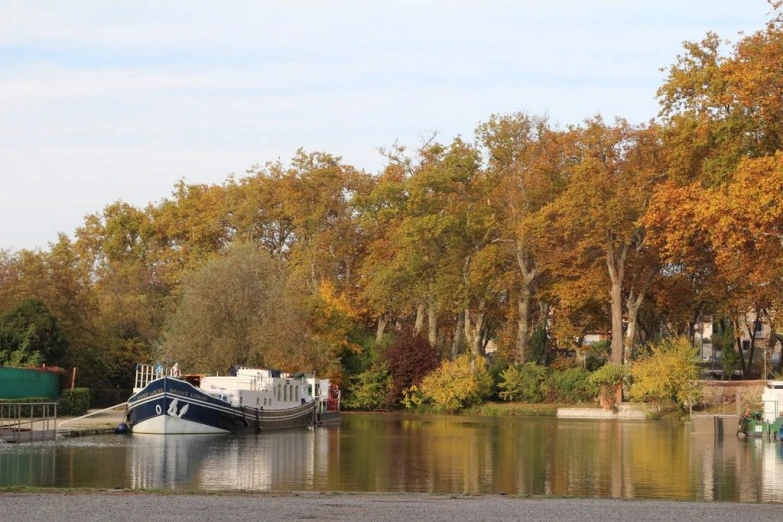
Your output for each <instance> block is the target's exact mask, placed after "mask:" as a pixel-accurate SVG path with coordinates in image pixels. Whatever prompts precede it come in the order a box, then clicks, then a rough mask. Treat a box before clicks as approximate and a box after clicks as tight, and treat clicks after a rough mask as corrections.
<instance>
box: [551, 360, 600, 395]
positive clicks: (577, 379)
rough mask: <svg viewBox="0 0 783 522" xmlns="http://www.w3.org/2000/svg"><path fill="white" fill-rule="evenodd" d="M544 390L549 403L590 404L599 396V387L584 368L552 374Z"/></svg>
mask: <svg viewBox="0 0 783 522" xmlns="http://www.w3.org/2000/svg"><path fill="white" fill-rule="evenodd" d="M544 389H545V391H546V396H547V401H549V402H588V401H592V400H593V399H595V397H596V396H597V395H598V385H597V384H596V383H594V382H592V381H591V380H590V372H588V371H587V370H585V369H584V368H569V369H567V370H564V371H560V372H552V373H551V375H550V376H549V378H548V379H547V381H546V383H545V384H544Z"/></svg>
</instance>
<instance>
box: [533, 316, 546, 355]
mask: <svg viewBox="0 0 783 522" xmlns="http://www.w3.org/2000/svg"><path fill="white" fill-rule="evenodd" d="M547 345H548V338H547V335H546V327H545V326H544V325H543V324H540V323H539V325H538V326H536V330H535V331H534V332H533V335H531V336H530V361H531V362H534V363H538V364H544V363H545V362H546V352H547Z"/></svg>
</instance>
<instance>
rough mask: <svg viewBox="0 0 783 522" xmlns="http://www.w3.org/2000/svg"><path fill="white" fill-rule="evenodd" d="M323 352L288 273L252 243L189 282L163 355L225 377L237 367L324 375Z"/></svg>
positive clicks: (212, 263) (217, 259) (170, 325)
mask: <svg viewBox="0 0 783 522" xmlns="http://www.w3.org/2000/svg"><path fill="white" fill-rule="evenodd" d="M317 349H318V347H314V346H310V345H309V344H308V343H307V328H306V322H305V317H304V316H303V314H302V313H301V311H300V309H299V308H298V306H297V302H296V300H295V299H294V289H293V288H291V287H290V286H289V283H288V281H287V276H286V273H285V269H284V268H283V267H282V266H281V265H280V264H279V263H278V262H276V261H275V260H273V259H272V257H271V256H270V255H269V254H268V253H267V252H265V251H260V250H259V249H258V247H256V246H255V245H251V244H239V245H235V246H233V247H232V248H231V249H229V251H228V253H227V254H226V256H219V257H215V258H213V259H211V260H210V261H208V262H207V263H206V264H205V265H204V266H203V267H202V268H201V269H199V270H197V271H195V272H193V273H191V274H189V275H188V276H187V277H186V278H185V281H184V282H183V287H182V297H181V302H180V304H179V307H178V309H177V311H176V312H175V313H174V315H173V316H172V317H171V318H170V320H169V322H168V324H167V330H166V334H165V338H164V342H163V355H164V356H167V357H168V358H169V360H171V361H174V360H176V361H178V362H179V364H180V366H181V367H183V368H185V369H191V370H197V371H207V372H221V373H223V372H226V371H227V370H228V369H229V368H231V367H232V366H234V365H243V366H278V367H281V368H283V369H286V370H289V371H296V370H301V371H313V370H315V369H318V370H322V369H323V368H319V367H317V366H315V364H317V363H319V362H320V361H319V360H318V353H314V352H316V350H317Z"/></svg>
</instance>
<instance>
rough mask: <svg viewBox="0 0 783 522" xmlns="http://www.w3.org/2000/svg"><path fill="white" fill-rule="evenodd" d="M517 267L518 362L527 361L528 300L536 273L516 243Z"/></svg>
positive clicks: (528, 333)
mask: <svg viewBox="0 0 783 522" xmlns="http://www.w3.org/2000/svg"><path fill="white" fill-rule="evenodd" d="M516 254H517V266H519V272H520V276H521V278H520V292H519V298H518V306H519V324H518V327H517V357H519V362H521V363H524V362H526V361H527V347H528V340H529V338H530V298H531V295H532V293H533V292H532V288H531V287H532V285H533V280H534V279H535V277H536V275H537V273H538V271H537V269H536V268H535V267H533V266H532V265H533V263H532V262H531V260H530V257H529V256H528V255H527V253H526V252H525V250H524V249H523V248H522V245H521V244H520V242H519V241H517V245H516Z"/></svg>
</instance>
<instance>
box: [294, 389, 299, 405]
mask: <svg viewBox="0 0 783 522" xmlns="http://www.w3.org/2000/svg"><path fill="white" fill-rule="evenodd" d="M295 400H296V402H299V386H297V387H296V399H295Z"/></svg>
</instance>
